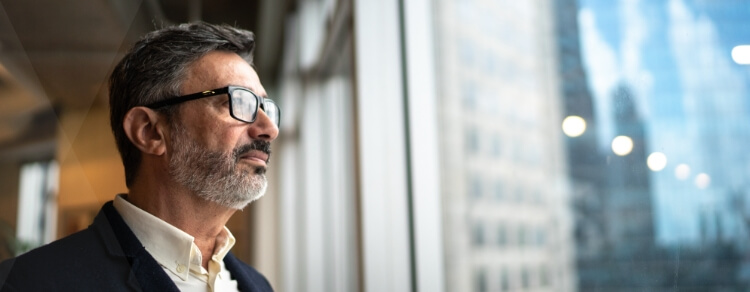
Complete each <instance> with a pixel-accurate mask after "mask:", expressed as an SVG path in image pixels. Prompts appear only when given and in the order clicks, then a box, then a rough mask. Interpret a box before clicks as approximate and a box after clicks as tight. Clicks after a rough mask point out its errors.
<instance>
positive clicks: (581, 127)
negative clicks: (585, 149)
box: [562, 116, 586, 137]
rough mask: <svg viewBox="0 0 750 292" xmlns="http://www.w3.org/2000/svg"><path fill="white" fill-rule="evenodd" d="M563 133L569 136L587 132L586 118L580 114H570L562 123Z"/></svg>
mask: <svg viewBox="0 0 750 292" xmlns="http://www.w3.org/2000/svg"><path fill="white" fill-rule="evenodd" d="M562 129H563V133H565V135H568V137H578V136H581V135H583V133H584V132H586V120H584V119H583V118H581V117H579V116H568V117H566V118H565V119H564V120H563V123H562Z"/></svg>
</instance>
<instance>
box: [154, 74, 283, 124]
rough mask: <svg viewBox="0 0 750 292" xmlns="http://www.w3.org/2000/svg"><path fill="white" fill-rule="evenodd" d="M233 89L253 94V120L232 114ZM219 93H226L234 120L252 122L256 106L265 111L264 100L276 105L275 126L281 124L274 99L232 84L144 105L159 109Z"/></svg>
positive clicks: (256, 112) (255, 117)
mask: <svg viewBox="0 0 750 292" xmlns="http://www.w3.org/2000/svg"><path fill="white" fill-rule="evenodd" d="M235 89H242V90H246V91H247V92H250V94H252V95H253V96H255V100H256V103H255V115H254V116H253V120H252V121H246V120H244V119H240V118H238V117H236V116H235V115H234V103H233V102H232V96H231V92H232V91H234V90H235ZM220 94H226V95H227V98H228V99H229V115H230V116H232V118H233V119H235V120H238V121H240V122H244V123H248V124H252V123H254V122H255V119H257V118H258V108H260V109H262V110H263V112H264V113H265V111H266V109H265V106H263V105H264V104H265V103H266V102H271V103H273V104H274V106H276V109H277V110H278V120H279V121H278V123H276V127H277V128H278V127H279V125H280V124H281V108H279V105H278V104H276V102H275V101H273V100H272V99H269V98H265V97H260V96H258V95H257V94H255V92H253V91H252V90H250V89H247V88H245V87H242V86H232V85H230V86H225V87H221V88H216V89H211V90H206V91H201V92H197V93H191V94H187V95H183V96H175V97H171V98H167V99H164V100H160V101H157V102H154V103H151V104H147V105H145V107H147V108H150V109H159V108H162V107H165V106H170V105H176V104H180V103H183V102H187V101H191V100H196V99H201V98H205V97H211V96H217V95H220Z"/></svg>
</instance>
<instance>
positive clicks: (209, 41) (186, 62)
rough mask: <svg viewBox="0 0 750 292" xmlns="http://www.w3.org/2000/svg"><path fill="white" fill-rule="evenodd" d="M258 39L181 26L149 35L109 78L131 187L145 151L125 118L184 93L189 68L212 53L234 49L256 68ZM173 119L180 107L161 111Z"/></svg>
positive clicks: (225, 28)
mask: <svg viewBox="0 0 750 292" xmlns="http://www.w3.org/2000/svg"><path fill="white" fill-rule="evenodd" d="M254 48H255V36H254V35H253V33H252V32H250V31H247V30H243V29H239V28H235V27H232V26H229V25H213V24H208V23H204V22H196V23H188V24H181V25H178V26H171V27H166V28H162V29H159V30H156V31H153V32H150V33H148V34H146V35H145V36H144V37H143V38H141V40H139V41H138V42H137V43H136V44H135V45H134V46H133V48H132V49H131V50H130V52H128V53H127V54H126V55H125V57H123V59H122V60H121V61H120V63H118V64H117V66H116V67H115V68H114V70H113V71H112V75H111V76H110V78H109V108H110V124H111V125H110V126H111V127H112V133H113V134H114V136H115V142H116V143H117V149H118V150H119V151H120V156H121V158H122V163H123V165H124V166H125V184H126V185H127V186H128V187H131V185H132V183H133V180H134V179H135V176H136V174H137V172H138V167H139V166H140V162H141V152H140V150H139V149H138V148H136V147H135V146H134V145H133V143H132V142H131V141H130V139H128V137H127V135H125V130H124V129H123V124H122V123H123V120H124V118H125V114H126V113H127V112H128V111H129V110H130V109H131V108H133V107H136V106H144V105H147V104H151V103H154V102H156V101H160V100H164V99H167V98H170V97H174V96H179V95H180V87H181V86H182V82H183V80H184V79H185V74H186V71H187V69H188V67H189V66H190V65H191V64H192V63H193V62H195V61H196V60H198V59H200V58H201V57H203V56H204V55H206V54H207V53H210V52H212V51H229V52H234V53H237V54H238V55H240V57H242V58H243V59H245V60H246V61H247V62H248V64H250V65H252V64H253V61H252V58H253V49H254ZM162 112H163V113H165V114H166V115H167V118H170V117H171V115H172V114H174V113H175V107H167V108H166V109H165V110H163V111H162Z"/></svg>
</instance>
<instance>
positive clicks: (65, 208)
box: [57, 105, 127, 237]
mask: <svg viewBox="0 0 750 292" xmlns="http://www.w3.org/2000/svg"><path fill="white" fill-rule="evenodd" d="M59 126H60V128H59V131H58V134H57V141H58V150H57V161H58V163H59V165H60V186H59V193H58V207H59V213H58V214H59V217H58V218H59V220H58V236H59V237H62V236H65V235H68V234H71V233H73V232H75V231H78V230H81V229H83V228H86V227H87V226H88V225H89V224H90V223H91V221H92V220H93V217H94V216H96V213H97V212H98V210H99V208H100V207H101V205H102V204H104V203H105V202H107V201H109V200H112V199H113V198H114V196H115V195H116V194H118V193H124V192H127V188H126V186H125V172H124V169H123V166H122V163H121V161H120V156H119V153H118V152H117V146H115V142H114V137H113V136H112V133H111V130H110V127H109V111H108V109H107V108H106V107H104V106H97V105H94V106H93V107H91V108H90V109H74V110H68V111H64V112H63V113H62V114H61V115H60V120H59Z"/></svg>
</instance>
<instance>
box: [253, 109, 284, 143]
mask: <svg viewBox="0 0 750 292" xmlns="http://www.w3.org/2000/svg"><path fill="white" fill-rule="evenodd" d="M249 126H250V127H249V129H248V131H249V134H250V138H252V139H255V140H264V141H268V142H271V141H273V140H276V137H278V136H279V128H278V127H277V126H276V124H274V123H273V121H272V120H271V118H269V117H268V115H266V113H265V112H264V111H263V110H262V109H258V115H257V116H256V117H255V122H253V123H251V124H250V125H249Z"/></svg>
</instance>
